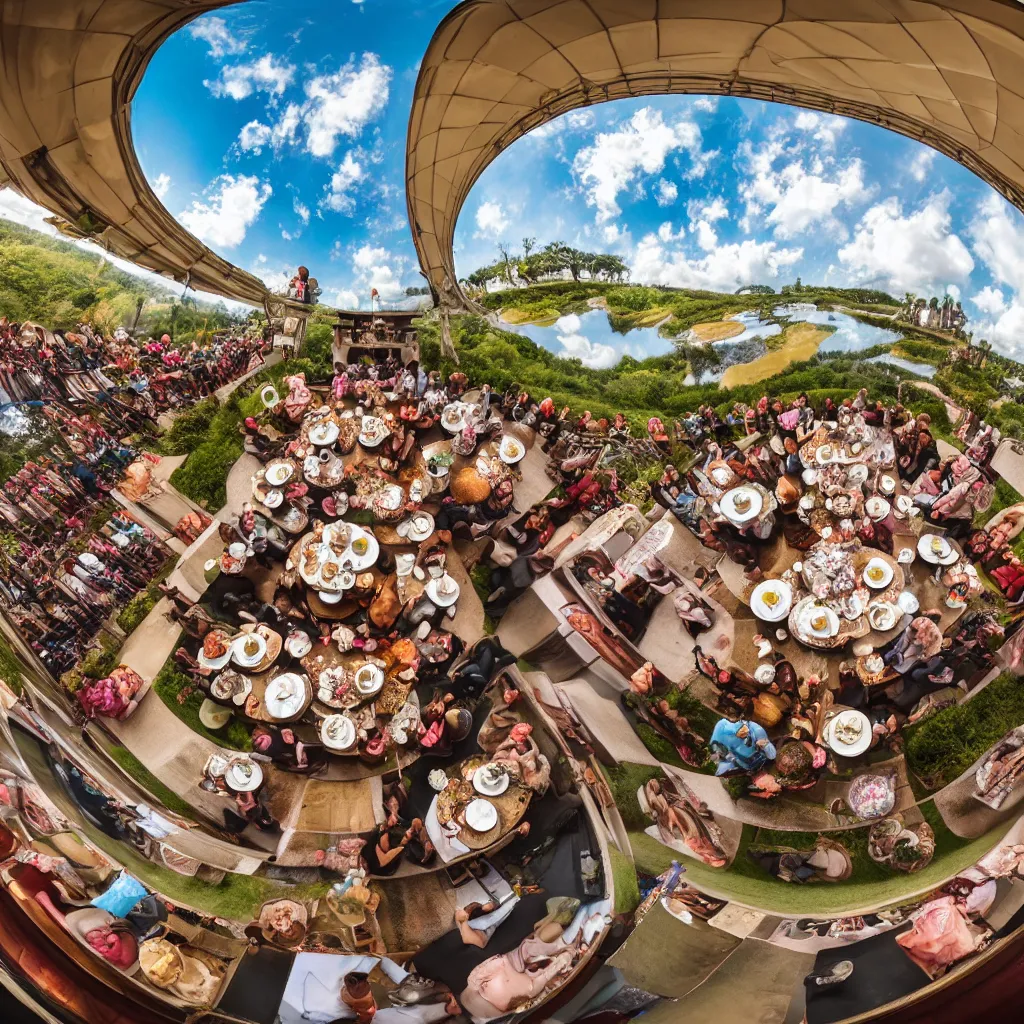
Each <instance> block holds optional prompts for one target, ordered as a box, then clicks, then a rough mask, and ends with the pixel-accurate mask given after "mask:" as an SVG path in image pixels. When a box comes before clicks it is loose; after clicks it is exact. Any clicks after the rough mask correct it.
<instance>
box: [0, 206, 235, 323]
mask: <svg viewBox="0 0 1024 1024" xmlns="http://www.w3.org/2000/svg"><path fill="white" fill-rule="evenodd" d="M0 315H2V316H6V317H9V318H10V319H11V320H15V321H24V320H32V321H33V322H35V323H39V324H43V325H44V326H45V327H49V328H51V329H53V328H63V329H72V328H74V327H75V325H76V324H79V323H82V322H88V323H91V324H93V325H94V326H95V327H98V328H99V329H100V330H102V331H104V332H107V333H109V332H112V331H114V330H115V329H116V328H118V327H129V328H131V327H133V326H134V327H135V330H136V333H138V334H143V335H147V334H153V335H160V334H164V333H167V334H173V336H174V338H175V340H176V341H191V340H192V338H194V337H195V336H196V335H197V334H198V333H199V332H201V331H202V330H204V329H205V330H206V331H209V332H212V331H215V330H221V329H223V328H225V327H228V326H229V325H230V324H232V323H233V322H234V321H235V320H236V319H237V317H235V316H233V315H232V314H231V313H229V311H228V308H227V306H225V305H224V303H223V302H218V303H209V302H198V303H197V302H196V301H195V300H192V299H189V300H188V301H187V302H185V303H182V302H181V300H180V299H179V298H178V294H177V292H175V291H172V290H171V289H170V288H164V287H161V286H160V285H158V284H153V283H152V282H151V281H147V280H145V279H143V278H141V277H136V276H135V275H133V274H129V273H127V272H126V271H123V270H119V269H118V268H117V267H116V266H114V264H112V263H111V262H110V261H109V260H107V259H106V257H104V256H102V255H98V254H96V253H93V252H89V251H88V250H85V249H82V248H80V247H79V246H77V245H74V244H73V243H71V242H66V241H63V240H61V239H56V238H50V237H49V236H48V235H44V234H43V233H42V232H40V231H34V230H33V229H32V228H27V227H24V226H22V225H20V224H15V223H14V222H13V221H8V220H3V219H0ZM137 316H138V320H137V321H136V317H137ZM172 327H174V328H175V329H174V330H173V331H172V329H171V328H172Z"/></svg>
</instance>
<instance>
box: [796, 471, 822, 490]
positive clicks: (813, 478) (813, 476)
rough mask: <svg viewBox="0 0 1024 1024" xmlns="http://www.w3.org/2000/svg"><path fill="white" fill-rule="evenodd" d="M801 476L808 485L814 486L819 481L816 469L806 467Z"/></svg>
mask: <svg viewBox="0 0 1024 1024" xmlns="http://www.w3.org/2000/svg"><path fill="white" fill-rule="evenodd" d="M800 477H801V479H802V480H803V482H804V483H805V484H807V486H808V487H813V486H814V484H816V483H817V482H818V471H817V470H816V469H805V470H804V471H803V473H801V474H800Z"/></svg>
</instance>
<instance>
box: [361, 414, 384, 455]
mask: <svg viewBox="0 0 1024 1024" xmlns="http://www.w3.org/2000/svg"><path fill="white" fill-rule="evenodd" d="M387 436H388V428H387V427H385V426H384V421H383V420H382V419H381V418H380V417H379V416H364V417H363V425H362V428H361V429H360V431H359V443H360V444H361V445H362V446H363V447H364V448H376V447H377V445H379V444H380V443H381V441H383V440H384V438H386V437H387Z"/></svg>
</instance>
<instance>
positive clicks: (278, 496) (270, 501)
mask: <svg viewBox="0 0 1024 1024" xmlns="http://www.w3.org/2000/svg"><path fill="white" fill-rule="evenodd" d="M283 501H284V491H279V490H278V489H277V488H276V487H271V488H270V490H269V491H267V496H266V497H265V498H264V499H263V504H264V505H266V506H267V508H280V506H281V503H282V502H283Z"/></svg>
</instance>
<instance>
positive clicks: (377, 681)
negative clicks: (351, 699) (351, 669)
mask: <svg viewBox="0 0 1024 1024" xmlns="http://www.w3.org/2000/svg"><path fill="white" fill-rule="evenodd" d="M383 685H384V672H383V671H382V670H381V668H380V666H379V665H363V666H362V668H359V669H357V670H356V691H357V692H358V694H359V696H360V697H372V696H373V695H374V694H375V693H380V690H381V687H382V686H383Z"/></svg>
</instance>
